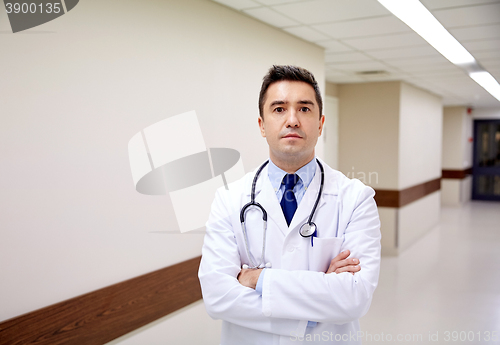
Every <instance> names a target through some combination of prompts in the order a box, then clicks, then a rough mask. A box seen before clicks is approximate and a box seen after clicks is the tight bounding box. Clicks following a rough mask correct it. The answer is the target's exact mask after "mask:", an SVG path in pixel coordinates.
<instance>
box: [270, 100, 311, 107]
mask: <svg viewBox="0 0 500 345" xmlns="http://www.w3.org/2000/svg"><path fill="white" fill-rule="evenodd" d="M297 103H298V104H309V105H312V106H314V102H313V101H310V100H301V101H298V102H297ZM278 104H288V102H287V101H282V100H276V101H273V102H271V104H270V105H269V107H270V108H272V107H274V106H275V105H278Z"/></svg>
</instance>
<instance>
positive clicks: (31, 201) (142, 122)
mask: <svg viewBox="0 0 500 345" xmlns="http://www.w3.org/2000/svg"><path fill="white" fill-rule="evenodd" d="M0 13H1V15H2V18H0V31H4V32H2V34H1V35H0V45H1V47H2V54H1V55H0V75H1V76H2V77H1V78H0V94H1V95H2V97H1V99H0V109H1V118H0V121H1V125H0V154H1V157H2V160H1V162H0V164H1V171H2V179H1V182H0V184H1V186H0V188H1V190H2V193H1V194H0V203H1V208H2V212H1V213H0V224H1V228H2V240H1V241H0V265H1V267H0V271H1V272H2V282H3V283H2V284H1V285H0V305H1V306H2V307H1V308H0V320H5V319H7V318H11V317H14V316H17V315H20V314H22V313H26V312H29V311H32V310H35V309H38V308H41V307H43V306H46V305H50V304H53V303H56V302H59V301H62V300H65V299H68V298H71V297H74V296H77V295H80V294H83V293H86V292H89V291H93V290H95V289H99V288H101V287H104V286H107V285H110V284H113V283H116V282H120V281H123V280H125V279H128V278H131V277H135V276H138V275H140V274H143V273H146V272H150V271H153V270H156V269H159V268H162V267H165V266H169V265H172V264H174V263H177V262H180V261H184V260H186V259H189V258H192V257H195V256H198V255H200V250H201V245H202V241H203V234H190V233H187V234H180V233H178V226H177V222H176V219H175V216H174V213H173V209H172V206H171V203H170V201H169V198H168V197H167V196H163V197H161V196H159V197H153V196H147V195H141V194H139V193H137V192H136V191H135V190H134V185H133V182H132V177H131V173H130V167H129V161H128V153H127V144H128V141H129V139H130V138H131V137H132V136H133V135H134V134H135V133H137V132H139V131H140V130H141V129H143V128H144V127H146V126H148V125H151V124H153V123H155V122H157V121H160V120H162V119H165V118H167V117H170V116H173V115H177V114H180V113H183V112H185V111H189V110H196V112H197V114H198V118H199V121H200V125H201V128H202V131H203V134H204V138H205V143H206V146H207V147H231V148H234V149H237V150H238V151H240V152H241V154H242V157H243V162H244V166H245V170H246V171H249V170H250V169H252V168H254V167H255V166H257V165H258V164H259V163H261V162H262V161H263V160H264V159H265V158H266V157H267V144H266V142H265V139H263V138H261V136H260V134H259V131H258V127H257V116H258V108H257V99H258V92H259V89H260V84H261V80H262V77H263V75H264V74H265V73H266V71H267V69H268V68H269V67H270V66H271V65H272V64H297V65H300V66H303V67H305V68H308V69H310V70H311V71H312V72H313V73H314V74H315V76H316V78H317V80H318V82H319V83H320V85H324V72H323V68H324V65H323V51H322V49H321V48H319V47H318V46H315V45H313V44H310V43H307V42H305V41H302V40H300V39H298V38H295V37H293V36H291V35H288V34H286V33H284V32H282V31H279V30H277V29H274V28H271V27H270V26H268V25H266V24H263V23H261V22H258V21H256V20H254V19H250V18H248V17H246V16H244V15H241V14H239V13H237V12H235V11H233V10H230V9H228V8H225V7H223V6H221V5H219V4H216V3H214V2H211V1H207V0H184V1H174V0H170V1H159V0H147V1H140V2H138V1H132V0H126V1H118V0H102V1H98V2H95V1H94V2H93V1H81V2H80V3H79V4H78V6H76V7H75V8H74V9H73V10H72V11H71V12H69V13H68V14H66V15H64V16H62V17H60V18H58V19H56V20H54V21H52V22H49V23H46V24H44V25H43V26H40V27H37V28H34V29H31V30H29V31H27V32H20V33H17V34H9V33H7V32H6V31H7V30H9V27H8V26H7V22H6V17H5V11H0ZM172 149H175V148H172ZM168 232H170V233H168ZM198 309H199V310H201V309H202V308H201V309H200V308H198ZM198 309H197V310H198ZM197 315H198V317H199V319H200V320H202V319H204V318H205V315H204V314H200V313H198V314H197ZM162 325H163V327H170V326H169V322H168V321H166V323H162ZM172 327H173V326H172ZM186 327H187V326H186ZM170 329H171V331H172V332H175V331H177V329H176V328H170ZM179 333H182V330H179ZM214 341H215V340H214ZM207 344H208V341H207Z"/></svg>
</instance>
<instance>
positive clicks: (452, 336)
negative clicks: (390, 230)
mask: <svg viewBox="0 0 500 345" xmlns="http://www.w3.org/2000/svg"><path fill="white" fill-rule="evenodd" d="M499 224H500V212H499V207H498V205H497V204H494V203H489V202H484V201H472V202H470V203H468V204H467V205H464V206H463V207H459V208H457V207H443V208H442V209H441V217H440V221H439V223H438V225H436V226H435V227H434V228H433V229H432V230H431V231H429V233H428V234H426V235H425V236H424V237H422V238H421V239H420V240H419V241H418V242H416V243H415V244H414V245H413V246H412V247H411V248H409V249H408V250H407V251H405V252H404V253H402V254H401V255H400V256H398V257H397V258H396V257H384V258H382V264H381V274H380V281H379V286H378V288H377V290H376V292H375V294H374V298H373V302H372V306H371V308H370V311H369V312H368V314H367V315H366V316H364V317H363V318H361V327H362V330H363V331H364V332H366V333H367V335H365V337H367V338H365V339H367V341H366V343H374V344H375V343H377V342H376V339H381V337H382V334H381V333H382V332H383V333H384V337H385V338H386V339H387V335H388V334H390V335H391V336H392V338H393V339H397V336H398V335H400V337H401V339H406V341H407V343H410V344H411V343H415V344H442V343H445V342H448V341H449V342H452V341H457V342H458V341H463V342H469V343H471V344H482V343H493V344H494V343H495V342H494V341H491V342H488V341H486V339H487V338H488V337H490V338H492V332H494V331H496V330H498V325H499V324H500V313H499V310H500V291H499V289H498V286H499V284H500V274H498V269H497V267H498V266H499V265H500V251H499V250H498V248H500V231H499V229H500V228H499ZM369 334H371V339H372V342H370V341H369V340H370V335H369ZM497 334H498V332H497ZM377 337H378V338H377ZM485 338H486V339H485ZM446 339H448V340H446ZM379 341H381V340H379ZM402 343H406V342H402Z"/></svg>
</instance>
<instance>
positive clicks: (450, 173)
mask: <svg viewBox="0 0 500 345" xmlns="http://www.w3.org/2000/svg"><path fill="white" fill-rule="evenodd" d="M468 175H472V168H468V169H464V170H451V169H443V171H442V178H449V179H460V180H462V179H464V178H466V177H467V176H468Z"/></svg>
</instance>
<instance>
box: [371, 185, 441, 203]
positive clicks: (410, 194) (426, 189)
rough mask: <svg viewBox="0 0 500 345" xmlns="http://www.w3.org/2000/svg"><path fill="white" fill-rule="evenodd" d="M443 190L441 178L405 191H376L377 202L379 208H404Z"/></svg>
mask: <svg viewBox="0 0 500 345" xmlns="http://www.w3.org/2000/svg"><path fill="white" fill-rule="evenodd" d="M440 189H441V178H437V179H435V180H431V181H427V182H424V183H421V184H418V185H416V186H413V187H409V188H406V189H403V190H400V191H398V190H388V189H376V190H375V202H376V203H377V206H379V207H394V208H398V207H403V206H405V205H408V204H409V203H412V202H414V201H417V200H418V199H420V198H423V197H424V196H426V195H429V194H431V193H434V192H435V191H438V190H440Z"/></svg>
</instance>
